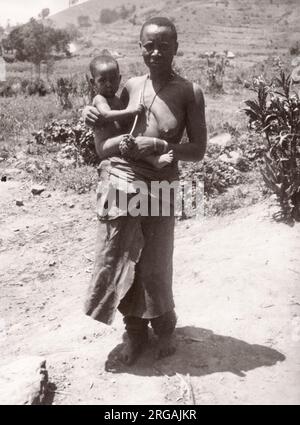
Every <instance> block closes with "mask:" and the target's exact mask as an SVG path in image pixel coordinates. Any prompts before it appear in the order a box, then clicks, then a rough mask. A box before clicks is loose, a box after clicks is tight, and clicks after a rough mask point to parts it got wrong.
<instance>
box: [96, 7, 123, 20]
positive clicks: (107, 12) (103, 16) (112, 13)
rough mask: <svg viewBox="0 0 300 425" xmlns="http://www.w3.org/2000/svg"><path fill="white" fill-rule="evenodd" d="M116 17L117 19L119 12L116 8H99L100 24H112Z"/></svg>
mask: <svg viewBox="0 0 300 425" xmlns="http://www.w3.org/2000/svg"><path fill="white" fill-rule="evenodd" d="M118 19H119V14H118V12H117V11H116V10H112V9H102V10H101V13H100V19H99V21H100V23H101V24H112V23H113V22H115V21H117V20H118Z"/></svg>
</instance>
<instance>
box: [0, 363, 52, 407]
mask: <svg viewBox="0 0 300 425" xmlns="http://www.w3.org/2000/svg"><path fill="white" fill-rule="evenodd" d="M47 384H48V373H47V370H46V360H45V359H43V358H42V357H38V356H32V357H22V358H20V359H18V360H16V361H14V362H12V363H9V364H8V365H5V366H2V367H0V405H24V404H31V405H32V404H43V401H44V399H45V395H46V390H47Z"/></svg>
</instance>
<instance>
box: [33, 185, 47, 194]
mask: <svg viewBox="0 0 300 425" xmlns="http://www.w3.org/2000/svg"><path fill="white" fill-rule="evenodd" d="M45 190H46V188H45V186H38V185H37V186H33V187H32V188H31V193H32V194H33V195H41V194H42V193H43V192H44V191H45Z"/></svg>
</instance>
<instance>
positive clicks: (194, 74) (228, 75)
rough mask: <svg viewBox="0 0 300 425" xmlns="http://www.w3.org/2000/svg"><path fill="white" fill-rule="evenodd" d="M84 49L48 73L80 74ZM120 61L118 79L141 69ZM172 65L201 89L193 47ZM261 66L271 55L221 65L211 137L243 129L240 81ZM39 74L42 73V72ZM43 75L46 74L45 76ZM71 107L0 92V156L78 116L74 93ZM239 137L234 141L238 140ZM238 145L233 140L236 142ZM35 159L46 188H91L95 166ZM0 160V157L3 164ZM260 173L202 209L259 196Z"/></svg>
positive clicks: (267, 65) (201, 67) (23, 74)
mask: <svg viewBox="0 0 300 425" xmlns="http://www.w3.org/2000/svg"><path fill="white" fill-rule="evenodd" d="M90 59H91V57H90V53H89V50H88V51H87V53H86V54H85V55H84V56H80V57H74V58H72V59H71V60H70V59H62V60H59V61H57V62H55V65H54V68H53V74H52V77H51V78H52V79H53V80H54V79H57V78H59V77H61V76H64V77H71V76H78V78H82V76H83V74H84V73H85V72H86V69H87V66H88V63H89V61H90ZM119 62H120V67H121V72H122V75H123V80H122V81H123V82H125V81H126V80H127V79H128V78H129V77H130V76H133V75H141V74H143V73H144V72H145V71H146V69H145V66H144V64H143V63H142V61H141V60H139V61H136V60H134V58H133V57H131V56H129V57H125V58H122V59H120V61H119ZM176 69H178V71H179V72H180V74H181V75H183V76H185V77H187V78H188V79H190V80H192V81H196V82H198V83H200V84H201V86H202V87H203V89H204V90H205V86H206V79H207V75H206V68H205V61H204V62H203V60H200V59H199V55H198V52H196V55H194V57H192V56H189V57H187V56H186V55H185V56H184V57H178V58H176ZM261 70H264V71H265V72H267V73H271V71H272V63H271V60H270V61H269V62H268V61H267V62H263V63H262V62H260V63H257V64H255V66H254V67H252V68H251V69H249V68H248V67H243V65H242V64H239V65H238V66H235V67H230V68H228V69H226V71H225V78H224V91H225V93H224V94H222V95H216V96H212V95H210V94H205V101H206V117H207V127H208V132H209V135H210V137H211V136H214V135H216V134H219V133H222V132H225V131H233V132H237V133H239V134H244V133H246V131H247V120H246V117H245V116H244V115H243V113H241V108H242V107H244V105H243V101H244V100H245V99H247V98H249V97H250V93H249V90H247V89H245V88H243V86H242V85H241V81H242V80H244V79H248V78H250V76H251V75H253V74H251V72H254V73H256V72H257V73H258V74H259V72H260V71H261ZM32 75H33V71H32V67H31V65H30V64H27V63H13V64H8V77H9V78H20V79H28V78H30V77H31V76H32ZM42 77H43V75H42ZM44 78H45V76H44ZM72 100H73V102H74V109H73V110H72V111H67V112H65V111H63V110H62V108H61V106H60V105H59V103H58V99H57V97H56V95H55V94H50V95H47V96H45V97H38V96H31V97H26V96H24V95H22V96H17V97H12V98H0V111H1V112H0V117H1V119H0V157H1V156H4V155H1V149H2V148H3V147H4V148H6V149H8V150H9V151H10V152H11V154H14V153H16V152H17V151H19V150H21V151H22V150H23V151H24V150H25V151H26V150H27V143H26V142H27V141H28V140H30V139H31V133H32V132H33V131H35V130H40V129H42V128H43V127H44V125H45V124H46V123H47V122H49V121H51V120H54V119H63V118H66V119H69V118H71V117H74V116H79V114H78V107H79V106H82V99H81V98H79V97H78V98H73V99H72ZM237 143H238V142H237ZM237 146H238V145H237ZM31 158H32V159H34V160H36V161H37V162H38V163H39V164H40V167H38V168H37V169H36V170H35V169H34V167H33V169H32V168H31V170H30V172H29V176H30V178H32V179H34V180H36V181H38V182H44V183H46V184H47V185H48V186H49V188H50V189H60V190H72V191H75V192H77V193H84V192H86V191H90V190H94V189H95V187H96V183H97V173H96V170H95V168H93V167H89V166H83V167H74V166H70V167H65V168H64V167H62V166H61V165H60V164H59V163H58V162H57V161H56V159H55V153H50V154H49V152H47V150H46V151H43V150H42V149H41V151H40V152H39V153H37V154H36V155H35V156H34V155H33V156H32V157H31ZM3 165H4V166H5V164H3V163H2V165H1V166H2V167H3ZM25 168H26V167H25ZM261 189H262V185H261V177H260V173H259V172H258V170H255V171H251V172H249V173H246V178H245V180H244V183H243V184H240V185H238V186H235V187H233V188H230V189H228V190H227V191H226V192H225V193H223V194H221V195H219V196H217V197H211V198H210V199H207V200H206V202H205V209H206V214H207V215H219V214H224V213H228V212H232V211H234V210H235V209H237V208H240V207H242V206H246V205H251V204H252V203H254V202H257V201H258V200H259V199H261V196H263V193H264V192H263V191H262V190H261Z"/></svg>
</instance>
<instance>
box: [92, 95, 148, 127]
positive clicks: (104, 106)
mask: <svg viewBox="0 0 300 425" xmlns="http://www.w3.org/2000/svg"><path fill="white" fill-rule="evenodd" d="M93 106H95V107H96V108H97V109H98V111H99V112H100V114H101V117H102V119H103V121H104V122H113V121H118V120H121V119H126V118H132V117H133V116H134V115H136V114H141V113H142V111H143V109H144V107H143V105H141V104H140V105H139V106H138V107H137V108H129V107H127V108H126V109H122V110H112V109H111V108H110V106H109V104H108V103H107V100H106V99H105V97H103V96H101V95H97V96H96V97H95V99H94V102H93Z"/></svg>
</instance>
